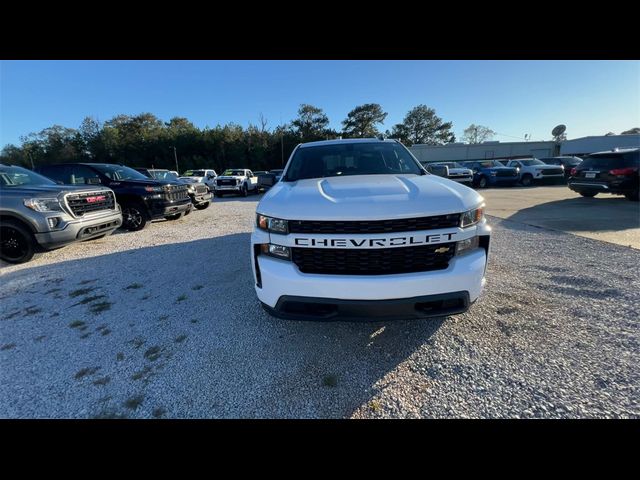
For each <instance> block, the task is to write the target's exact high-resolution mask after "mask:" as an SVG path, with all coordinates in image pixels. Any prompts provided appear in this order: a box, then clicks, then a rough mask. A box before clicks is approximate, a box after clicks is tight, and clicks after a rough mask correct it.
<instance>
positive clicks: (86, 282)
mask: <svg viewBox="0 0 640 480" xmlns="http://www.w3.org/2000/svg"><path fill="white" fill-rule="evenodd" d="M93 282H97V280H96V279H95V278H94V279H93V280H82V281H81V282H78V285H86V284H88V283H93Z"/></svg>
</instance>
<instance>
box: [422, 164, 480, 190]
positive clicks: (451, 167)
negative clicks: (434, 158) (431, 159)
mask: <svg viewBox="0 0 640 480" xmlns="http://www.w3.org/2000/svg"><path fill="white" fill-rule="evenodd" d="M437 166H445V167H447V174H446V178H448V179H449V180H453V181H454V182H458V183H462V184H463V185H467V186H468V187H470V186H472V185H473V171H472V170H471V169H470V168H467V167H463V166H462V165H460V164H459V163H456V162H435V163H427V164H426V165H425V167H426V169H427V171H428V172H429V173H434V171H433V168H434V167H437Z"/></svg>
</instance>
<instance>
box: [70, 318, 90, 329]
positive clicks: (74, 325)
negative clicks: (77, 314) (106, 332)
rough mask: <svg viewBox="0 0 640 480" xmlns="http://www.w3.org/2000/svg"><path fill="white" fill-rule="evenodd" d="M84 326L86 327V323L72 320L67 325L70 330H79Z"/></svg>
mask: <svg viewBox="0 0 640 480" xmlns="http://www.w3.org/2000/svg"><path fill="white" fill-rule="evenodd" d="M85 325H86V323H85V322H83V321H82V320H74V321H73V322H71V323H70V324H69V327H70V328H80V327H83V326H85Z"/></svg>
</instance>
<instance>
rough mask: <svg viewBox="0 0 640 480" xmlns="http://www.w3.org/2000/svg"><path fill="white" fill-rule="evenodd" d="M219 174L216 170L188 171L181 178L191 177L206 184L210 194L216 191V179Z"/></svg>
mask: <svg viewBox="0 0 640 480" xmlns="http://www.w3.org/2000/svg"><path fill="white" fill-rule="evenodd" d="M217 176H218V174H217V173H216V171H215V170H211V169H207V168H205V169H201V170H187V171H186V172H184V173H183V174H182V176H181V177H179V178H184V177H189V178H194V179H195V180H196V181H198V182H202V183H204V184H205V185H206V186H207V188H208V189H209V191H210V192H213V191H214V190H215V189H216V178H217Z"/></svg>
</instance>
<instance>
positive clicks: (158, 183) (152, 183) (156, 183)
mask: <svg viewBox="0 0 640 480" xmlns="http://www.w3.org/2000/svg"><path fill="white" fill-rule="evenodd" d="M110 185H114V186H117V185H125V186H129V187H163V186H165V185H183V184H182V183H180V182H170V181H165V180H153V179H151V178H150V179H149V180H137V179H136V180H132V179H129V180H114V181H113V182H111V183H110Z"/></svg>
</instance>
